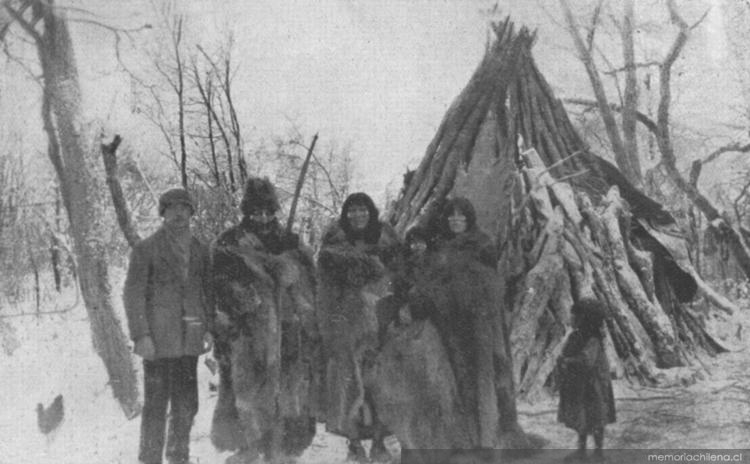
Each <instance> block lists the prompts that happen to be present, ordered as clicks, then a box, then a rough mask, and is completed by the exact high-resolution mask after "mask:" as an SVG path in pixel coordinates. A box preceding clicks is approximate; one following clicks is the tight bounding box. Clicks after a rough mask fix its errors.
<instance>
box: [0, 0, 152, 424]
mask: <svg viewBox="0 0 750 464" xmlns="http://www.w3.org/2000/svg"><path fill="white" fill-rule="evenodd" d="M33 6H34V8H33V11H34V19H33V22H32V23H36V21H38V20H42V21H43V33H42V34H41V35H40V34H39V33H38V32H37V31H36V29H35V28H34V27H33V26H32V25H31V24H30V23H29V22H28V21H26V20H25V19H24V18H23V17H21V15H20V14H18V12H15V11H14V12H13V13H15V14H14V18H15V19H16V20H17V21H18V22H19V23H20V24H21V26H22V27H23V28H24V29H25V31H26V32H27V34H29V35H30V36H31V37H32V38H33V39H34V40H35V42H36V45H37V50H38V54H39V59H40V62H41V68H42V73H43V78H44V105H43V106H44V110H45V111H44V113H45V114H44V115H43V116H44V119H45V130H47V134H48V136H49V137H50V147H51V149H50V151H49V155H50V159H51V161H52V163H53V165H54V167H55V170H56V172H57V175H58V178H59V181H60V190H61V192H62V196H63V202H64V204H65V206H66V209H67V212H68V219H69V222H70V228H71V231H72V235H73V241H74V244H75V252H76V256H77V258H78V277H79V281H80V285H81V293H82V295H83V299H84V303H85V305H86V310H87V312H88V315H89V318H90V322H91V329H92V340H93V345H94V349H95V350H96V352H97V354H98V355H99V356H100V357H101V358H102V360H103V361H104V365H105V367H106V369H107V374H108V376H109V382H110V385H111V386H112V391H113V393H114V396H115V398H117V400H118V401H119V402H120V405H121V407H122V409H123V411H124V412H125V415H126V416H127V417H133V416H135V415H137V414H138V413H139V412H140V404H139V403H138V386H137V381H136V376H135V369H134V367H133V361H132V358H131V356H130V351H129V349H128V345H127V338H126V337H125V334H124V332H123V330H122V325H121V323H120V321H119V320H118V319H117V316H116V315H115V311H114V307H113V306H112V295H111V287H110V283H109V269H108V263H107V260H106V256H107V251H106V246H105V245H106V244H105V243H103V241H102V239H101V237H103V236H104V234H103V233H102V232H101V231H100V230H99V225H98V224H97V222H96V221H94V220H93V218H97V217H101V215H102V211H101V209H100V207H99V205H98V204H97V198H98V197H99V195H100V187H101V186H99V185H97V184H98V183H97V179H96V178H95V177H94V176H93V175H92V173H91V171H90V168H89V165H88V164H87V155H88V150H89V147H87V146H86V143H85V141H84V138H85V134H84V131H83V127H84V121H83V111H82V109H81V90H80V85H79V83H78V71H77V68H76V60H75V55H74V52H73V44H72V41H71V37H70V33H69V31H68V25H67V21H66V17H65V11H64V10H61V9H57V8H54V5H52V1H49V2H35V3H34V5H33ZM6 8H9V7H8V6H7V5H6ZM46 110H49V111H46ZM53 116H54V120H52V117H53ZM52 124H54V126H52ZM58 142H59V143H58Z"/></svg>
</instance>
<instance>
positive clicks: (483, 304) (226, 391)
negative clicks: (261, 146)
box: [124, 178, 611, 464]
mask: <svg viewBox="0 0 750 464" xmlns="http://www.w3.org/2000/svg"><path fill="white" fill-rule="evenodd" d="M279 209H280V208H279V202H278V199H277V197H276V193H275V190H274V187H273V185H272V184H271V183H270V182H269V181H268V180H267V179H260V178H251V179H249V180H248V182H247V185H246V186H245V191H244V196H243V199H242V202H241V205H240V210H241V213H242V219H241V221H240V223H239V224H237V225H235V226H233V227H231V228H229V229H228V230H226V231H225V232H223V233H222V234H220V235H219V237H218V238H217V239H216V240H215V241H214V243H213V244H212V245H211V247H210V248H209V247H207V246H205V245H203V244H201V243H200V242H199V241H198V240H196V239H195V238H194V237H193V236H192V235H191V233H190V216H191V215H192V213H193V211H194V206H193V203H192V201H191V199H190V197H189V195H188V193H187V192H186V191H185V190H183V189H173V190H169V191H167V192H166V193H164V194H163V195H162V197H161V198H160V201H159V213H160V215H161V216H162V217H163V219H164V220H163V226H162V227H161V228H160V229H159V230H158V231H157V232H156V233H154V234H153V235H152V236H150V237H148V238H147V239H145V240H143V241H142V242H140V243H139V244H138V245H136V246H135V247H134V248H133V250H132V254H131V260H130V267H129V270H128V274H127V279H126V282H125V289H124V303H125V309H126V313H127V317H128V324H129V328H130V335H131V338H132V339H133V341H134V343H135V348H134V351H135V353H136V354H138V355H139V356H141V357H142V358H143V363H144V384H145V388H144V396H145V402H144V410H143V416H142V425H141V441H140V450H139V460H140V461H141V462H142V463H143V464H159V463H161V462H162V455H163V454H164V453H166V458H167V460H168V462H169V463H170V464H187V463H189V462H190V461H189V435H190V428H191V425H192V420H193V417H194V416H195V414H196V412H197V410H198V397H197V375H196V369H197V357H198V356H199V355H200V354H202V353H205V352H207V351H208V350H210V349H211V348H213V350H214V356H215V358H216V360H217V361H218V367H219V377H220V385H219V398H218V401H217V405H216V409H215V411H214V418H213V424H212V431H211V435H212V436H211V438H212V441H213V443H214V445H216V446H217V447H218V448H221V449H232V450H236V451H237V453H236V454H235V455H234V456H232V457H230V458H229V459H230V462H234V463H245V462H247V463H251V462H253V461H254V460H255V459H256V458H257V457H259V456H260V455H263V456H264V457H265V458H266V459H269V458H270V459H274V457H276V456H277V455H279V454H282V455H289V456H294V455H299V454H301V452H302V451H303V450H304V449H306V448H307V447H308V446H309V445H310V443H311V442H312V439H313V436H314V434H315V425H316V422H325V424H326V429H327V430H328V431H329V432H332V433H335V434H338V435H342V436H344V437H346V438H347V439H348V440H349V458H350V459H352V460H355V461H358V462H367V461H368V460H372V461H382V462H386V461H387V460H389V459H390V454H389V452H388V450H387V449H386V446H385V442H384V438H385V437H386V436H388V435H389V434H391V433H395V434H396V436H397V437H399V431H400V430H401V429H402V427H401V426H400V425H399V424H398V423H397V422H398V419H394V417H393V414H385V415H383V414H381V413H383V412H384V411H385V408H380V407H379V404H380V405H381V406H382V404H381V403H382V401H381V400H380V398H379V397H378V396H377V395H376V394H374V393H373V392H374V390H373V389H370V388H368V384H367V380H366V377H367V375H366V374H367V372H366V371H367V370H368V369H369V367H368V366H371V365H372V363H373V360H374V359H375V358H377V356H378V353H379V352H380V351H381V350H382V348H383V346H384V344H386V343H388V339H389V336H390V335H389V334H392V332H393V331H394V330H398V327H400V326H404V325H408V324H410V323H411V322H412V321H414V320H429V321H431V322H432V324H433V325H434V326H435V328H436V329H437V333H438V334H439V335H440V339H441V341H442V344H443V346H444V347H445V351H446V353H447V356H448V360H449V364H450V368H451V370H452V372H453V376H454V378H455V384H456V387H457V397H458V398H457V408H458V410H460V413H461V414H462V415H463V416H464V417H466V418H467V420H466V422H465V423H464V425H467V426H466V427H463V426H462V427H461V428H462V429H466V428H468V430H463V431H462V432H461V433H465V434H466V436H469V437H471V439H470V441H471V442H472V443H473V444H474V445H476V446H482V447H494V446H496V445H497V440H496V437H497V434H498V433H499V429H502V427H503V424H502V422H503V420H504V418H503V411H509V410H511V411H513V412H514V411H515V408H514V399H513V398H512V396H511V395H512V391H513V388H512V381H513V380H512V375H510V374H509V373H510V372H511V370H510V361H509V359H508V357H507V353H509V349H508V348H509V347H508V346H507V343H508V336H507V330H508V329H507V324H506V322H505V315H504V312H503V311H502V310H501V308H502V304H501V301H499V292H498V291H497V285H498V280H499V279H498V278H497V273H496V270H495V265H496V262H497V256H496V250H495V247H494V244H493V242H492V240H491V239H490V238H489V237H488V236H487V235H486V234H484V233H483V232H482V231H481V230H480V229H479V227H478V226H477V219H476V214H475V211H474V208H473V206H472V204H471V203H470V202H469V201H468V200H466V199H463V198H453V199H451V200H448V201H447V202H446V204H445V205H444V207H443V208H442V212H441V214H440V215H439V217H438V218H437V220H436V221H433V222H434V223H432V224H430V225H428V226H425V227H415V228H413V229H411V230H409V231H408V232H407V234H406V237H405V239H404V241H403V242H402V240H400V238H399V237H398V235H397V234H396V233H395V232H394V230H393V229H392V228H391V227H390V226H389V225H388V224H386V223H384V222H382V221H380V220H379V212H378V209H377V208H376V206H375V204H374V203H373V201H372V199H371V198H370V197H369V196H368V195H366V194H364V193H355V194H352V195H350V196H349V197H348V198H347V199H346V201H345V202H344V204H343V207H342V211H341V215H340V217H339V218H338V220H337V221H336V222H335V223H334V224H333V225H332V226H331V227H330V228H329V229H328V230H327V231H326V233H325V234H324V235H323V240H322V244H321V248H320V251H319V253H318V257H317V262H316V261H315V260H314V258H313V256H312V253H311V252H310V251H309V250H308V249H306V248H305V247H304V246H302V245H301V244H300V242H299V238H298V236H297V235H296V234H293V233H291V232H290V231H287V230H284V229H283V228H282V227H281V225H280V224H279V222H278V219H277V218H276V213H277V212H278V211H279ZM599 322H601V321H599ZM592 332H593V331H592ZM587 337H588V336H587ZM588 340H589V338H586V339H585V341H578V342H577V343H578V345H581V346H580V347H577V348H575V350H578V351H575V350H574V348H570V349H568V351H566V352H565V353H566V359H569V361H566V362H565V363H564V364H565V367H566V368H567V367H568V366H580V365H588V364H586V363H589V364H590V363H591V362H594V363H600V364H601V362H602V359H603V362H604V363H606V358H603V357H602V356H599V355H598V354H597V353H593V352H594V351H595V347H594V348H592V346H593V345H591V344H590V343H588ZM586 350H588V351H586ZM579 352H586V353H588V354H586V355H585V356H584V358H585V359H584V361H580V362H579V361H571V360H575V359H578V358H576V356H577V355H578V354H580V353H579ZM591 353H593V354H591ZM586 356H588V357H586ZM592 356H593V357H594V358H596V359H594V361H590V360H589V358H590V357H592ZM579 357H580V356H579ZM561 369H562V367H561ZM579 374H580V373H579ZM579 374H576V375H579ZM404 375H408V373H404ZM508 382H510V386H509V385H508ZM579 383H580V382H579ZM564 385H567V384H564ZM568 390H569V391H570V390H571V389H570V388H569V389H568ZM604 390H605V391H604V394H606V385H605V388H604ZM609 393H610V398H611V386H610V387H609ZM575 394H578V393H575ZM584 394H585V393H584ZM579 406H580V405H579ZM582 407H585V405H584V406H582ZM167 408H169V414H167ZM600 415H601V414H600ZM573 416H574V414H573V413H571V412H570V411H568V412H567V416H566V417H568V418H570V417H573ZM561 417H562V416H561ZM581 417H582V418H581ZM592 417H593V416H592V414H589V415H588V416H587V415H586V414H584V415H583V416H580V415H579V416H576V418H577V419H576V420H579V422H580V421H583V422H586V421H588V423H587V424H588V425H587V424H584V426H583V428H581V430H582V433H584V432H585V433H594V436H595V438H596V441H597V446H599V445H600V442H601V439H600V438H599V436H600V435H601V434H600V433H599V430H600V428H599V427H598V426H591V423H592V420H597V421H599V422H602V421H601V420H599V418H597V417H593V418H592ZM167 419H169V420H168V421H167ZM510 420H511V421H512V422H515V417H511V419H510ZM571 421H572V419H571ZM566 423H567V422H566ZM571 423H572V422H571ZM605 423H606V421H605ZM576 425H580V423H577V424H576ZM602 430H603V428H602ZM399 438H400V437H399ZM367 439H371V440H372V443H373V444H372V447H371V449H370V454H369V457H368V456H367V454H366V452H365V449H364V447H363V446H362V440H367ZM584 440H585V434H584ZM165 441H166V446H165Z"/></svg>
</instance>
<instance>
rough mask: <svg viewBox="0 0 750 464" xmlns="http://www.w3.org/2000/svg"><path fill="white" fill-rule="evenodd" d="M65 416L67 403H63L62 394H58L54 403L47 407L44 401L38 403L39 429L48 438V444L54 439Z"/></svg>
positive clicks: (37, 418)
mask: <svg viewBox="0 0 750 464" xmlns="http://www.w3.org/2000/svg"><path fill="white" fill-rule="evenodd" d="M64 418H65V405H64V404H63V396H62V395H57V396H56V397H55V399H54V400H52V404H50V405H49V406H47V407H46V408H45V407H44V406H43V405H42V403H38V404H37V405H36V420H37V425H38V426H39V431H40V432H42V433H43V434H44V436H45V437H46V438H47V444H49V443H50V442H51V441H52V440H53V439H54V437H55V435H56V434H57V430H58V429H59V427H60V424H61V423H62V421H63V419H64Z"/></svg>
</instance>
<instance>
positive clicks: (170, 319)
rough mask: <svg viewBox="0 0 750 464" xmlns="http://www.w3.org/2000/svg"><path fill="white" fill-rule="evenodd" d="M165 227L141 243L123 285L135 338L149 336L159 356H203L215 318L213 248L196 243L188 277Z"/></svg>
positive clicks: (132, 258)
mask: <svg viewBox="0 0 750 464" xmlns="http://www.w3.org/2000/svg"><path fill="white" fill-rule="evenodd" d="M172 249H173V248H172V244H171V242H170V241H169V238H168V235H167V231H166V229H164V228H163V227H162V228H160V229H159V230H158V231H156V232H155V233H154V234H152V235H151V236H149V237H148V238H145V239H143V240H142V241H140V242H139V243H137V244H136V245H135V246H134V247H133V249H132V251H131V253H130V264H129V266H128V274H127V277H126V279H125V287H124V290H123V304H124V306H125V313H126V315H127V319H128V327H129V329H130V338H131V339H132V340H133V341H135V340H138V339H139V338H141V337H143V336H145V335H149V336H151V339H152V340H153V342H154V348H155V350H156V358H176V357H180V356H186V355H190V356H197V355H200V354H201V353H203V352H204V347H203V335H204V333H205V331H207V330H210V328H211V324H212V321H213V313H214V311H213V292H212V286H211V277H210V273H209V272H210V263H209V256H208V248H207V247H206V246H205V245H203V244H202V243H201V242H200V241H198V239H196V238H192V239H191V242H190V262H189V269H188V274H187V277H184V276H183V275H182V272H181V267H180V263H179V257H178V256H177V255H176V254H175V253H174V252H173V251H172Z"/></svg>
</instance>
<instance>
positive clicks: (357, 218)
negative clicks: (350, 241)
mask: <svg viewBox="0 0 750 464" xmlns="http://www.w3.org/2000/svg"><path fill="white" fill-rule="evenodd" d="M346 220H347V221H349V226H351V228H352V229H354V230H357V231H361V230H364V229H365V227H367V223H368V222H370V211H369V210H368V209H367V207H366V206H365V205H359V204H356V203H355V204H353V205H351V206H350V207H349V209H348V210H347V212H346Z"/></svg>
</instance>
